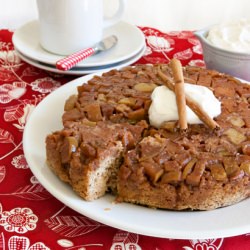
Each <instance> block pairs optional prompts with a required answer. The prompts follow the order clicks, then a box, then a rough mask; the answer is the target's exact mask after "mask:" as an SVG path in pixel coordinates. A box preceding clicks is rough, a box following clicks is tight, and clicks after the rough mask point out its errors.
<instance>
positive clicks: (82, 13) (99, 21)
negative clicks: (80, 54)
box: [37, 0, 126, 55]
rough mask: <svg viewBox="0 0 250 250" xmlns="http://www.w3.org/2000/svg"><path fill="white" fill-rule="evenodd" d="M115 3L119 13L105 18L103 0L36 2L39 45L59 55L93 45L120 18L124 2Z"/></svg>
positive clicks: (48, 0)
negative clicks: (117, 4) (117, 5)
mask: <svg viewBox="0 0 250 250" xmlns="http://www.w3.org/2000/svg"><path fill="white" fill-rule="evenodd" d="M118 1H119V7H118V10H117V11H116V13H115V14H114V16H113V17H111V18H108V19H106V18H104V13H103V12H104V10H103V0H37V8H38V15H39V29H40V30H39V34H40V37H39V41H40V44H41V46H42V47H43V48H44V49H45V50H47V51H49V52H51V53H54V54H59V55H69V54H72V53H74V52H77V51H79V50H81V49H84V48H88V47H91V46H93V45H94V44H96V43H97V42H99V41H100V40H101V39H102V37H103V30H104V29H105V28H107V27H110V26H112V25H114V24H115V23H117V22H118V21H119V20H120V19H121V17H122V14H123V12H124V9H125V4H126V0H118Z"/></svg>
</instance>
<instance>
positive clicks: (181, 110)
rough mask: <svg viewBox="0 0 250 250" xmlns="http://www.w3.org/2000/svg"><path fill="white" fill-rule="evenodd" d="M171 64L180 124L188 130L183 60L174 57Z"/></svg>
mask: <svg viewBox="0 0 250 250" xmlns="http://www.w3.org/2000/svg"><path fill="white" fill-rule="evenodd" d="M170 66H171V68H172V71H173V77H174V82H175V85H174V92H175V97H176V104H177V109H178V116H179V125H180V128H181V130H186V129H187V127H188V125H187V111H186V98H185V91H184V78H183V72H182V66H181V62H180V61H179V60H177V59H172V60H171V62H170Z"/></svg>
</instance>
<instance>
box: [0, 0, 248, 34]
mask: <svg viewBox="0 0 250 250" xmlns="http://www.w3.org/2000/svg"><path fill="white" fill-rule="evenodd" d="M104 1H105V4H106V12H107V13H111V9H113V8H112V7H114V6H115V2H116V1H115V0H104ZM127 2H128V6H127V9H126V12H125V13H124V16H123V20H124V21H127V22H129V23H132V24H136V25H140V26H151V27H155V28H158V29H160V30H162V31H169V30H183V29H186V30H194V29H201V28H204V27H206V26H208V25H211V24H215V23H221V22H224V21H228V20H236V19H239V18H242V17H245V18H250V1H249V0H127ZM33 19H37V10H36V1H35V0H0V28H8V29H12V30H13V29H16V28H17V27H19V26H21V25H23V24H24V23H26V22H27V21H30V20H33Z"/></svg>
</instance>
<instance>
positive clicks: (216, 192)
mask: <svg viewBox="0 0 250 250" xmlns="http://www.w3.org/2000/svg"><path fill="white" fill-rule="evenodd" d="M181 71H182V72H181V73H183V76H184V81H185V84H186V83H189V85H192V86H204V87H202V88H204V89H206V91H210V92H211V93H212V95H213V98H214V99H216V101H217V104H218V103H219V108H220V110H219V111H220V112H219V113H217V114H216V116H215V117H214V118H213V119H211V118H209V117H208V118H207V116H208V115H207V114H208V113H209V112H208V111H209V109H210V108H211V109H212V101H211V105H210V104H206V106H208V107H207V111H206V110H204V109H205V108H201V107H200V104H199V101H196V100H198V99H199V98H198V97H197V98H196V97H193V98H192V96H188V95H186V96H185V95H184V99H183V95H182V101H183V100H184V102H185V101H186V104H187V105H188V106H189V107H190V109H191V111H190V110H189V111H190V112H192V110H193V111H194V112H193V114H195V115H196V118H198V121H199V122H197V123H196V122H193V121H191V120H192V119H191V120H190V121H189V120H186V124H188V126H187V127H185V128H182V127H181V125H180V121H179V120H180V117H179V119H178V117H177V119H176V118H172V117H171V116H170V118H169V120H164V119H165V118H164V119H163V121H162V122H161V123H159V120H161V119H162V117H165V115H164V114H163V113H164V111H170V113H171V112H172V113H178V112H179V106H178V105H179V104H178V100H177V98H176V100H177V101H176V102H175V104H174V102H170V101H169V100H170V99H169V100H167V102H166V105H167V106H165V104H164V107H162V105H160V106H158V108H159V109H160V111H159V114H158V116H157V115H155V112H156V111H155V110H156V109H157V108H155V107H153V106H152V104H153V101H154V100H155V98H156V99H157V98H162V97H161V96H160V95H161V94H162V93H163V90H162V89H160V91H159V92H160V95H159V96H155V95H156V94H155V93H156V92H155V91H156V90H157V89H158V90H159V88H162V87H163V86H164V88H166V89H170V92H172V93H173V95H176V97H177V96H178V95H177V93H175V94H174V92H173V90H174V89H173V88H175V85H176V86H177V84H174V82H175V81H176V79H175V76H174V71H173V67H172V66H171V64H168V65H137V66H134V67H126V68H123V69H121V70H111V71H109V72H107V73H103V74H102V76H94V77H93V78H92V79H91V80H89V81H88V82H87V83H86V84H85V83H84V84H83V85H81V86H79V87H78V94H77V95H74V96H70V97H69V99H68V100H67V101H66V103H65V112H64V114H63V117H62V120H63V126H64V127H63V129H62V130H60V131H56V132H54V133H52V134H50V135H48V136H47V138H46V152H47V163H48V166H49V167H50V168H51V169H52V170H53V172H54V173H55V174H56V175H58V176H59V178H60V179H61V180H63V181H65V182H67V183H69V184H70V185H71V186H72V188H73V190H74V191H75V192H76V193H78V194H79V195H80V196H81V197H82V198H83V199H85V200H88V201H91V200H94V199H97V198H99V197H101V196H103V195H104V194H105V193H106V192H111V193H113V194H115V196H116V197H117V200H118V201H124V202H131V203H136V204H141V205H146V206H150V207H155V208H163V209H173V210H183V209H191V210H210V209H215V208H218V207H223V206H228V205H232V204H235V203H237V202H239V201H241V200H244V199H246V198H247V197H249V195H250V85H248V84H245V83H241V82H240V81H239V80H237V79H235V78H233V77H231V76H229V75H225V74H221V73H219V72H216V71H211V70H207V69H203V68H197V67H184V68H182V70H181ZM173 86H174V87H173ZM192 86H191V87H192ZM171 88H172V89H171ZM166 89H165V90H166ZM165 90H164V91H165ZM202 91H203V90H202ZM152 92H153V94H152ZM194 92H195V91H194ZM211 93H210V94H211ZM182 94H183V93H182ZM205 97H206V96H205ZM169 98H170V97H169ZM201 99H206V98H201ZM209 102H210V101H209ZM156 103H157V102H156ZM159 103H160V104H161V103H163V102H159ZM168 105H169V106H168ZM173 105H175V106H176V105H177V110H178V112H177V111H176V108H175V109H173V107H172V106H173ZM209 106H211V107H209ZM217 106H218V105H217ZM182 108H183V107H182ZM162 110H163V111H162ZM171 110H172V111H171ZM197 110H198V111H197ZM161 112H163V113H161ZM175 115H176V114H175ZM177 115H178V114H177ZM180 115H181V113H179V116H180ZM182 115H183V114H182ZM185 115H186V116H188V115H187V114H185ZM187 119H188V118H187ZM209 119H210V120H209ZM196 120H197V119H196ZM184 121H185V119H184ZM201 121H202V122H201Z"/></svg>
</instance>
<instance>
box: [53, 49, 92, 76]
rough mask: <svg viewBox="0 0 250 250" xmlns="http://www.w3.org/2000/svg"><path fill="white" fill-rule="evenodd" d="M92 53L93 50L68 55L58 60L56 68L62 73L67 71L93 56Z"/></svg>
mask: <svg viewBox="0 0 250 250" xmlns="http://www.w3.org/2000/svg"><path fill="white" fill-rule="evenodd" d="M94 53H95V50H94V49H93V48H88V49H83V50H80V51H78V52H76V53H74V54H72V55H69V56H67V57H65V58H63V59H60V60H58V61H57V62H56V68H57V69H59V70H63V71H66V70H69V69H71V68H72V67H73V66H75V65H76V64H77V63H79V62H80V61H82V60H83V59H86V58H87V57H89V56H91V55H93V54H94Z"/></svg>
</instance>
